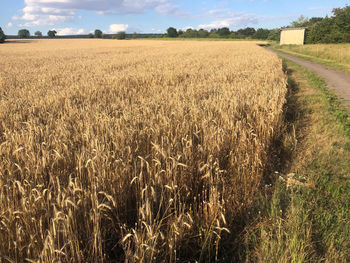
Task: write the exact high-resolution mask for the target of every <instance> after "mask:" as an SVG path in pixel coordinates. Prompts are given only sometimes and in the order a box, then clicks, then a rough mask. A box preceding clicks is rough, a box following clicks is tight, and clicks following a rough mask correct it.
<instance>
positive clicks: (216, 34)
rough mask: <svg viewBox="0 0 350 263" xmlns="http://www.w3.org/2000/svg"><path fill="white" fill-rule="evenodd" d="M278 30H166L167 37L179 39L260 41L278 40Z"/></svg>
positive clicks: (226, 28) (171, 28)
mask: <svg viewBox="0 0 350 263" xmlns="http://www.w3.org/2000/svg"><path fill="white" fill-rule="evenodd" d="M279 34H280V29H278V28H276V29H264V28H259V29H257V30H256V29H255V28H253V27H246V28H243V29H239V30H237V31H231V30H230V29H229V28H228V27H222V28H214V29H211V30H210V31H209V30H206V29H199V30H196V29H193V28H188V29H187V30H181V29H180V30H177V29H176V28H174V27H169V28H168V29H167V34H166V36H167V37H173V38H175V37H179V38H234V39H249V38H250V39H262V40H275V41H278V40H279Z"/></svg>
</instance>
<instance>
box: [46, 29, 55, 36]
mask: <svg viewBox="0 0 350 263" xmlns="http://www.w3.org/2000/svg"><path fill="white" fill-rule="evenodd" d="M56 34H57V32H56V30H49V31H48V32H47V35H48V37H50V38H54V37H55V36H56Z"/></svg>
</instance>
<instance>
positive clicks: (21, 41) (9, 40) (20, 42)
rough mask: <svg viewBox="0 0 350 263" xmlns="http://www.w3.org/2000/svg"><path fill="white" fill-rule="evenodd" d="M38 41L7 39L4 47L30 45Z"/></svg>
mask: <svg viewBox="0 0 350 263" xmlns="http://www.w3.org/2000/svg"><path fill="white" fill-rule="evenodd" d="M35 41H36V40H29V39H24V40H12V39H7V40H5V42H4V43H2V45H7V44H28V43H33V42H35Z"/></svg>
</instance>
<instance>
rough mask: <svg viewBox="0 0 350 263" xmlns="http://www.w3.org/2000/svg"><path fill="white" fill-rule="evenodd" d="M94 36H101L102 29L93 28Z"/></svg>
mask: <svg viewBox="0 0 350 263" xmlns="http://www.w3.org/2000/svg"><path fill="white" fill-rule="evenodd" d="M95 37H96V38H102V31H101V30H100V29H96V30H95Z"/></svg>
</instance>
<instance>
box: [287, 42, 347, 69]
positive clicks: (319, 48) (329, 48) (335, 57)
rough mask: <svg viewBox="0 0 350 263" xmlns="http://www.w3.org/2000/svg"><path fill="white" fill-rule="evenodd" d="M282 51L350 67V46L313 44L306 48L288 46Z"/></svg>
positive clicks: (305, 46)
mask: <svg viewBox="0 0 350 263" xmlns="http://www.w3.org/2000/svg"><path fill="white" fill-rule="evenodd" d="M281 48H282V50H285V51H292V52H295V53H298V54H302V55H307V56H311V57H316V58H320V59H325V60H329V61H331V62H334V63H337V64H341V65H344V66H346V67H348V68H349V67H350V44H313V45H304V46H295V45H290V46H289V45H287V46H283V47H281Z"/></svg>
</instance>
